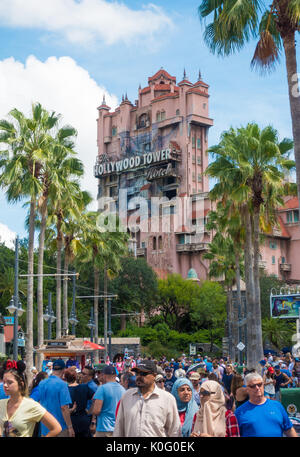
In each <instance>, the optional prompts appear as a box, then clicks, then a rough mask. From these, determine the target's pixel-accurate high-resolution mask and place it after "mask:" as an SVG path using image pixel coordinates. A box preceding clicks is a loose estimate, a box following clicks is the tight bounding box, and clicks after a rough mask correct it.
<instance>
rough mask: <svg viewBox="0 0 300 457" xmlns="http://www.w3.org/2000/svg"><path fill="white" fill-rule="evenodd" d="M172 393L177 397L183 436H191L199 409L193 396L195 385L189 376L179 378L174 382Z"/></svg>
mask: <svg viewBox="0 0 300 457" xmlns="http://www.w3.org/2000/svg"><path fill="white" fill-rule="evenodd" d="M171 393H172V395H173V396H174V397H175V399H176V403H177V409H178V413H179V417H180V422H181V426H182V436H190V435H191V432H192V428H193V423H194V418H195V415H196V413H197V411H198V409H199V407H198V405H197V403H196V402H195V400H194V397H193V385H192V383H191V381H190V380H189V379H187V378H183V377H181V378H178V379H177V381H175V382H174V384H173V387H172V391H171Z"/></svg>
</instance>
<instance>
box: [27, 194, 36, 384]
mask: <svg viewBox="0 0 300 457" xmlns="http://www.w3.org/2000/svg"><path fill="white" fill-rule="evenodd" d="M35 208H36V201H35V197H32V198H31V202H30V215H29V240H28V275H29V276H28V282H27V313H26V347H25V350H26V374H27V378H28V382H29V383H30V382H31V379H32V373H31V368H32V367H33V274H34V264H33V260H34V228H35V227H34V223H35Z"/></svg>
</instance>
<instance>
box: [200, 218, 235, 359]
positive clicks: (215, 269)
mask: <svg viewBox="0 0 300 457" xmlns="http://www.w3.org/2000/svg"><path fill="white" fill-rule="evenodd" d="M214 216H215V214H211V213H210V217H209V221H208V227H207V228H209V227H211V226H212V225H214V226H215V227H216V225H215V224H213V223H212V218H213V217H214ZM203 258H204V259H208V260H210V265H209V277H210V278H213V279H214V280H220V279H221V280H222V282H223V283H224V286H225V288H226V290H227V310H226V311H227V319H226V324H225V335H226V336H227V338H229V355H230V358H231V359H232V360H234V359H235V346H236V344H237V342H235V338H234V336H235V333H236V332H235V331H234V324H235V323H236V318H235V316H234V310H233V295H232V288H233V285H234V281H235V256H234V248H233V241H232V239H231V238H230V237H224V236H223V234H222V233H221V232H217V233H216V234H215V236H214V237H213V239H212V241H211V242H210V243H209V245H208V250H207V252H206V253H205V254H203ZM218 278H219V279H218ZM234 343H236V344H234Z"/></svg>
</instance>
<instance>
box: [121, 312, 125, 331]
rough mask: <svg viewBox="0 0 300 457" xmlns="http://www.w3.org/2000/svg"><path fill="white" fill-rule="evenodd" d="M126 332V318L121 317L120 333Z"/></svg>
mask: <svg viewBox="0 0 300 457" xmlns="http://www.w3.org/2000/svg"><path fill="white" fill-rule="evenodd" d="M123 330H126V316H121V332H122V331H123Z"/></svg>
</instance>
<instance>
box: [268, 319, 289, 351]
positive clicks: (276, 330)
mask: <svg viewBox="0 0 300 457" xmlns="http://www.w3.org/2000/svg"><path fill="white" fill-rule="evenodd" d="M289 327H291V326H290V325H287V323H286V322H283V320H281V319H274V318H271V319H263V320H262V334H263V341H264V342H269V343H271V344H272V345H273V346H275V347H276V349H278V350H280V348H282V347H283V346H287V345H288V342H289V341H291V337H292V334H293V333H294V331H295V329H294V328H293V329H292V328H289Z"/></svg>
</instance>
